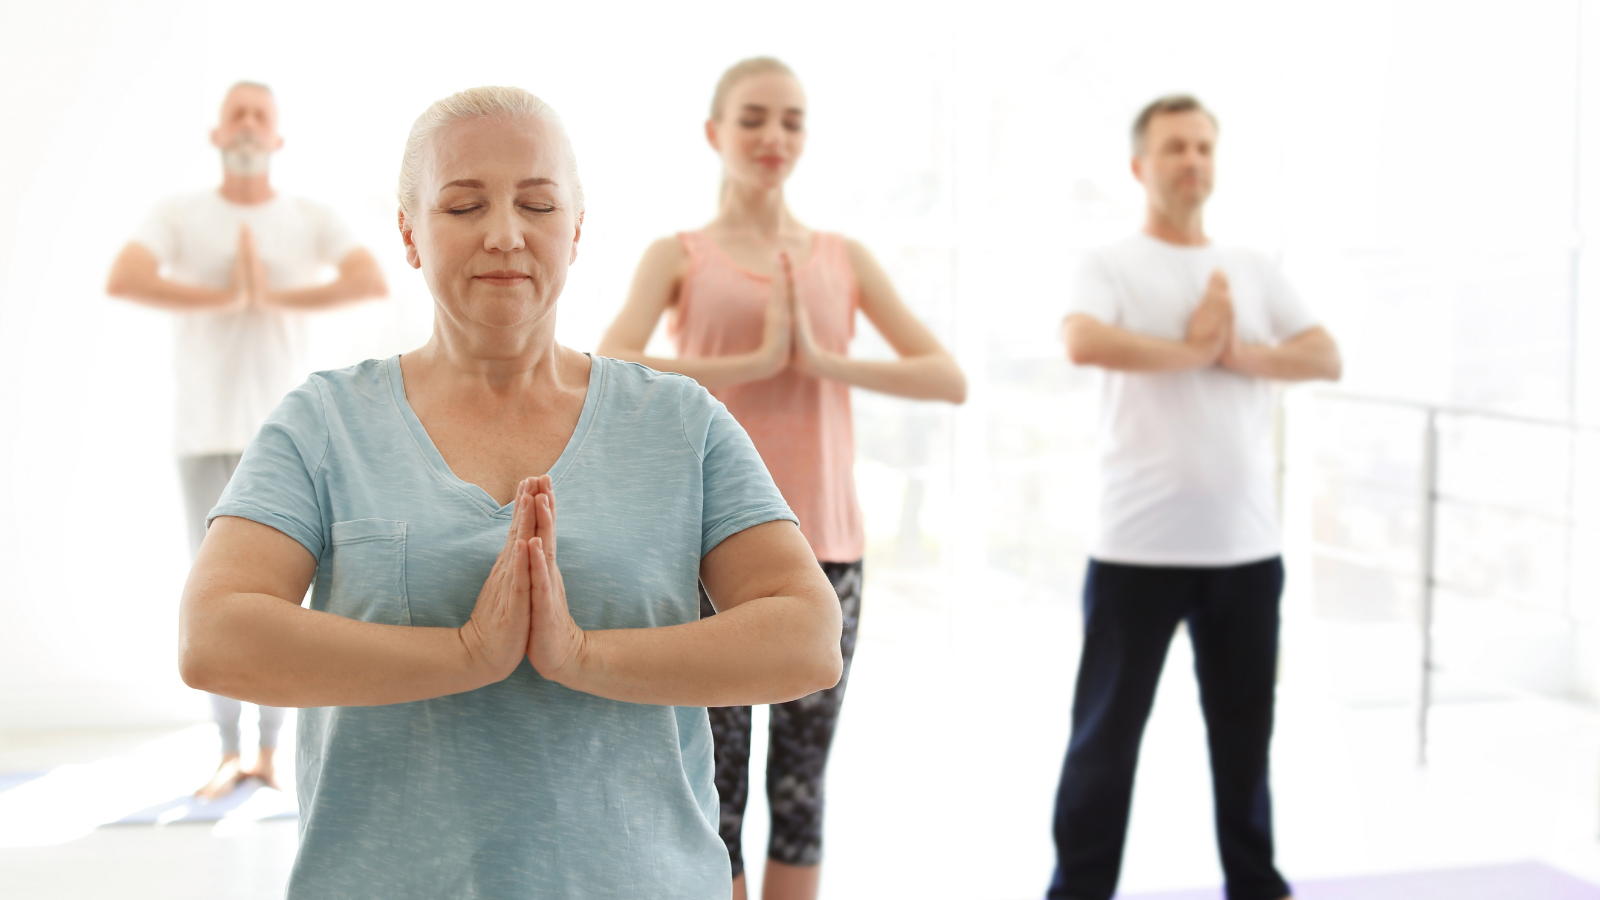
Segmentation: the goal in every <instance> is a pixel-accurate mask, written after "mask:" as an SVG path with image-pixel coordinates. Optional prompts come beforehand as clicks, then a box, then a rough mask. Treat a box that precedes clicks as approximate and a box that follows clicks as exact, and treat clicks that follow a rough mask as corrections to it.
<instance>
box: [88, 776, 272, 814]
mask: <svg viewBox="0 0 1600 900" xmlns="http://www.w3.org/2000/svg"><path fill="white" fill-rule="evenodd" d="M247 803H249V804H250V805H251V807H252V809H250V810H249V812H250V813H251V814H250V815H248V816H246V818H250V819H256V820H267V819H293V818H295V817H296V816H297V815H298V813H297V812H296V810H295V804H294V800H293V799H292V798H289V797H286V796H284V795H283V794H281V793H280V792H278V791H275V790H273V789H271V788H269V787H267V786H266V785H265V784H263V783H262V782H261V781H260V779H256V778H247V779H245V780H244V781H243V782H242V783H241V784H240V785H239V786H238V787H236V788H234V789H233V792H232V793H230V794H227V795H226V796H223V797H218V798H217V799H215V800H211V801H205V800H201V799H199V798H196V797H188V796H185V797H177V798H174V799H172V800H168V801H166V802H165V803H158V804H156V805H155V806H150V807H146V808H145V809H141V810H139V811H138V812H136V813H131V814H129V815H127V816H124V817H123V818H121V819H118V820H117V821H115V822H112V823H110V824H112V825H176V824H179V823H183V822H216V821H219V820H220V819H222V818H223V817H224V816H226V815H228V813H231V812H233V811H234V810H238V809H240V808H241V807H244V806H245V804H247Z"/></svg>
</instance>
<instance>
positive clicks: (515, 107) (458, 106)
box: [396, 87, 583, 215]
mask: <svg viewBox="0 0 1600 900" xmlns="http://www.w3.org/2000/svg"><path fill="white" fill-rule="evenodd" d="M513 116H532V117H534V118H536V119H539V120H541V121H543V122H544V123H545V124H546V125H549V126H550V128H551V130H553V131H554V132H555V133H556V135H557V136H558V137H559V138H560V140H561V144H562V149H564V150H566V151H567V166H568V169H567V178H568V180H569V181H570V182H571V183H570V184H568V185H567V187H568V189H569V190H570V191H571V192H572V202H573V205H574V206H575V207H576V209H577V211H578V212H579V213H582V212H583V182H581V181H579V180H578V157H577V155H576V154H574V153H573V152H572V139H571V138H569V137H567V129H566V126H564V125H562V124H561V117H560V116H558V115H556V111H555V110H554V109H552V108H551V107H550V104H548V103H546V102H544V101H543V100H540V99H539V98H538V97H535V96H534V95H532V94H530V93H528V92H527V91H525V90H523V89H522V88H519V87H475V88H468V89H467V90H464V91H462V92H460V93H458V94H451V95H450V96H448V97H446V98H444V99H443V100H440V101H438V102H436V103H434V104H433V105H432V106H430V107H428V108H427V110H426V111H424V112H423V113H422V115H420V116H417V120H416V121H415V122H413V123H411V133H410V134H409V135H407V136H406V150H405V153H404V154H402V155H401V157H400V186H399V189H398V190H397V191H396V194H397V195H398V196H399V199H400V209H401V211H402V212H404V213H405V214H406V215H411V214H412V213H413V212H414V211H415V210H416V206H417V192H418V191H419V190H420V189H421V187H422V164H423V159H424V157H425V156H426V155H427V152H428V147H429V145H430V144H431V143H432V142H433V136H434V135H435V134H438V133H439V131H440V130H441V129H443V128H444V127H445V126H446V125H449V124H450V123H451V122H454V121H456V120H458V119H474V118H489V119H509V118H512V117H513Z"/></svg>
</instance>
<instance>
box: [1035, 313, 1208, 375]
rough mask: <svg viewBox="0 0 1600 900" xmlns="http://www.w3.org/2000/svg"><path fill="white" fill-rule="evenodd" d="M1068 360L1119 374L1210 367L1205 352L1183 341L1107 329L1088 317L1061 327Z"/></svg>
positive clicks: (1077, 317) (1112, 327)
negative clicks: (1111, 370) (1118, 372)
mask: <svg viewBox="0 0 1600 900" xmlns="http://www.w3.org/2000/svg"><path fill="white" fill-rule="evenodd" d="M1061 330H1062V338H1063V340H1064V341H1065V343H1066V345H1067V357H1068V358H1069V359H1071V360H1072V362H1073V364H1075V365H1080V366H1099V367H1100V368H1102V369H1113V370H1116V371H1120V372H1175V371H1180V370H1183V369H1198V368H1202V367H1204V366H1208V365H1210V364H1211V363H1212V362H1213V360H1211V359H1208V358H1207V357H1206V354H1205V353H1204V351H1202V350H1201V349H1199V348H1196V347H1195V346H1193V345H1191V344H1189V343H1186V342H1184V341H1169V340H1166V339H1163V338H1158V337H1151V336H1149V335H1146V334H1139V333H1138V332H1135V331H1129V330H1128V329H1126V328H1118V327H1116V326H1115V325H1107V324H1105V323H1104V322H1100V321H1098V320H1095V319H1092V318H1090V317H1088V316H1085V315H1074V316H1068V317H1067V320H1066V321H1065V322H1063V323H1062V326H1061Z"/></svg>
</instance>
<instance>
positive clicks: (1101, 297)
mask: <svg viewBox="0 0 1600 900" xmlns="http://www.w3.org/2000/svg"><path fill="white" fill-rule="evenodd" d="M1074 313H1082V314H1084V315H1086V316H1089V317H1090V318H1093V319H1097V320H1099V321H1101V322H1104V323H1106V324H1107V325H1115V324H1118V322H1119V321H1120V319H1121V318H1122V316H1121V307H1120V304H1118V303H1117V285H1116V282H1115V281H1113V280H1112V278H1111V271H1110V269H1108V268H1107V267H1106V264H1105V261H1104V260H1102V259H1101V258H1100V257H1099V255H1098V254H1093V253H1091V254H1089V255H1088V256H1085V257H1084V258H1083V263H1082V265H1080V266H1079V267H1078V279H1077V283H1076V286H1075V288H1074V290H1073V292H1072V297H1071V298H1070V299H1069V300H1068V302H1067V315H1069V316H1070V315H1073V314H1074Z"/></svg>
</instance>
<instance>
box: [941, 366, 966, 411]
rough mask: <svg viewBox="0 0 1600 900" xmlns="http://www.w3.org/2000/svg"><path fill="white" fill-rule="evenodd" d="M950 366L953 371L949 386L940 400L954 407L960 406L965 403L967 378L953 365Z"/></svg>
mask: <svg viewBox="0 0 1600 900" xmlns="http://www.w3.org/2000/svg"><path fill="white" fill-rule="evenodd" d="M950 366H951V368H952V369H954V370H955V371H954V372H953V373H952V377H951V378H950V384H949V386H948V388H947V389H946V391H945V395H944V397H942V398H940V399H942V400H945V401H947V402H949V403H954V404H955V405H956V406H960V405H961V404H963V403H965V402H967V376H966V375H965V374H963V373H962V371H961V369H960V368H959V367H957V366H956V365H955V363H951V364H950Z"/></svg>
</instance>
